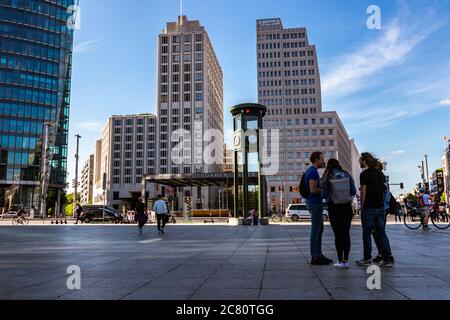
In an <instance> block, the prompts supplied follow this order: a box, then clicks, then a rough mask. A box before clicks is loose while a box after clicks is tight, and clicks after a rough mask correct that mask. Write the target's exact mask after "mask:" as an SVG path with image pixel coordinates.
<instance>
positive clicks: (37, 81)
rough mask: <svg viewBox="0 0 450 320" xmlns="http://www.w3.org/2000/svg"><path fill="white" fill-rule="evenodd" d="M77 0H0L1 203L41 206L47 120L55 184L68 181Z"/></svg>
mask: <svg viewBox="0 0 450 320" xmlns="http://www.w3.org/2000/svg"><path fill="white" fill-rule="evenodd" d="M77 2H78V1H77V0H64V1H62V0H58V1H47V0H33V1H15V0H1V1H0V135H1V140H0V153H1V155H0V207H3V208H6V209H8V208H12V207H15V206H18V205H23V206H25V207H28V208H30V207H31V206H35V207H36V208H39V207H40V192H41V191H40V180H41V168H42V155H43V136H44V123H45V122H51V123H52V124H53V128H54V129H53V138H52V139H50V140H49V142H50V145H49V146H50V150H51V153H52V158H51V161H50V181H49V189H57V190H61V189H64V188H65V185H66V174H67V173H66V171H67V143H68V128H69V104H70V78H71V57H72V45H73V30H72V28H69V26H68V25H69V24H68V21H69V19H71V16H73V12H72V10H70V8H69V7H70V6H72V5H75V4H76V3H77Z"/></svg>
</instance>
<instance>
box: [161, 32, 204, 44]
mask: <svg viewBox="0 0 450 320" xmlns="http://www.w3.org/2000/svg"><path fill="white" fill-rule="evenodd" d="M180 40H181V36H179V35H175V36H172V43H180ZM194 40H195V42H202V41H203V34H201V33H197V34H194ZM191 41H192V36H191V35H190V34H185V35H183V42H185V43H186V42H191ZM161 44H169V36H163V37H161Z"/></svg>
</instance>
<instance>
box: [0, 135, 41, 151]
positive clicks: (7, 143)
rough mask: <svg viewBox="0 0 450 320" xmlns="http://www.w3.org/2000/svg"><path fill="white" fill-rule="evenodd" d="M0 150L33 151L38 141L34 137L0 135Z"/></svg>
mask: <svg viewBox="0 0 450 320" xmlns="http://www.w3.org/2000/svg"><path fill="white" fill-rule="evenodd" d="M0 139H1V140H0V148H2V149H25V150H35V149H36V143H37V141H38V139H37V138H36V137H24V136H9V135H2V136H1V138H0Z"/></svg>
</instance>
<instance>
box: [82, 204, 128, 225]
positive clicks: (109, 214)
mask: <svg viewBox="0 0 450 320" xmlns="http://www.w3.org/2000/svg"><path fill="white" fill-rule="evenodd" d="M121 218H122V217H121V215H120V213H119V212H118V211H117V210H116V209H114V208H111V207H108V206H106V207H105V220H108V221H110V222H120V220H121ZM83 221H84V222H85V223H90V222H92V221H103V206H102V205H88V206H83Z"/></svg>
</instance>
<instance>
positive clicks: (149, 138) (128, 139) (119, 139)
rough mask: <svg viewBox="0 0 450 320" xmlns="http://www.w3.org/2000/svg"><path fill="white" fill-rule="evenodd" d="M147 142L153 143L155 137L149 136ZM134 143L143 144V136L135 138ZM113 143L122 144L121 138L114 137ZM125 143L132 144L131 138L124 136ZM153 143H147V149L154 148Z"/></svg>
mask: <svg viewBox="0 0 450 320" xmlns="http://www.w3.org/2000/svg"><path fill="white" fill-rule="evenodd" d="M148 140H149V141H155V135H154V134H152V135H149V136H148ZM136 141H138V142H143V141H144V136H143V135H138V136H136ZM114 142H115V143H117V142H122V136H116V135H115V136H114ZM125 142H133V136H125ZM153 146H154V143H149V144H148V148H150V149H153V148H154V147H153Z"/></svg>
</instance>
